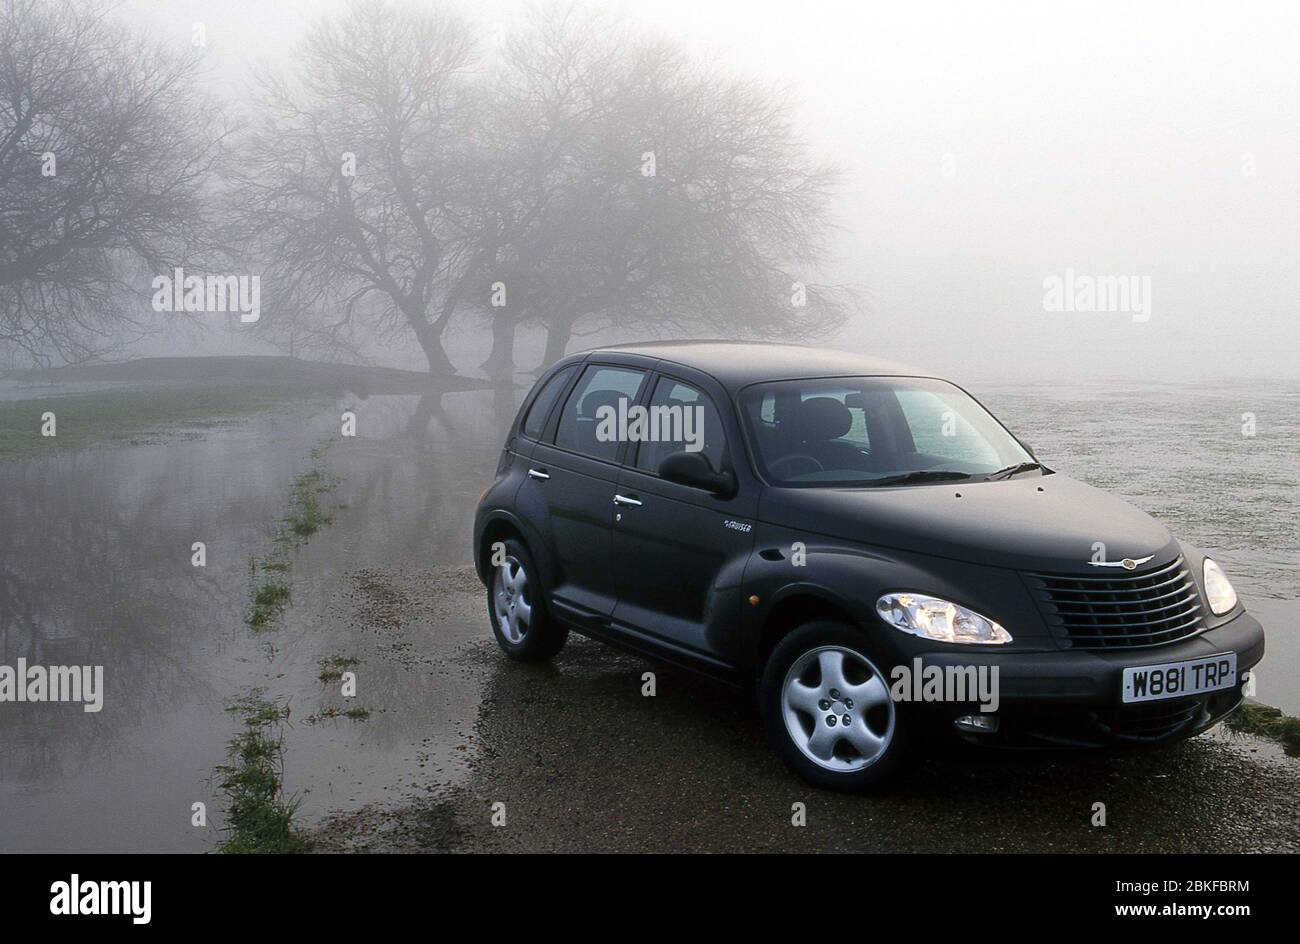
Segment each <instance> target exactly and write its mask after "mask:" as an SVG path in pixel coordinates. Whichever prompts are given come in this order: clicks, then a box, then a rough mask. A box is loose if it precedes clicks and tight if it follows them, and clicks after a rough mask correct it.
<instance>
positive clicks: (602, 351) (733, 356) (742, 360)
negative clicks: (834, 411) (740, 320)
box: [582, 340, 935, 392]
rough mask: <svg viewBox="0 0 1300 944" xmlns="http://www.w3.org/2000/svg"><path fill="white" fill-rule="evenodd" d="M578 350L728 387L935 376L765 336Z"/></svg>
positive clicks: (888, 362)
mask: <svg viewBox="0 0 1300 944" xmlns="http://www.w3.org/2000/svg"><path fill="white" fill-rule="evenodd" d="M582 354H583V355H585V357H586V358H592V357H599V356H602V355H609V354H635V355H638V356H640V357H649V358H656V359H659V360H663V361H667V362H669V363H671V364H681V365H684V366H686V367H693V368H695V369H696V370H699V371H702V372H703V373H706V374H709V375H710V376H712V377H713V378H715V379H716V380H717V381H718V382H719V383H721V384H722V385H723V386H724V387H726V388H728V389H729V390H731V391H732V392H734V391H736V390H739V389H740V388H741V387H745V386H748V385H749V384H752V383H759V382H761V381H765V380H792V379H798V378H801V377H846V376H854V375H868V376H879V375H883V376H892V377H932V376H935V375H934V374H933V373H931V372H929V371H925V370H919V369H916V368H912V367H908V366H906V365H903V364H895V363H893V362H891V361H885V360H879V359H876V358H873V357H864V356H862V355H861V354H850V353H848V352H847V351H834V350H828V349H826V348H817V347H808V346H806V345H802V344H779V343H775V342H766V341H721V340H719V341H642V342H637V343H633V344H618V345H610V346H608V347H599V348H593V349H592V350H590V351H584V352H582Z"/></svg>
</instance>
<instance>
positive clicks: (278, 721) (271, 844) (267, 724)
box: [215, 689, 311, 853]
mask: <svg viewBox="0 0 1300 944" xmlns="http://www.w3.org/2000/svg"><path fill="white" fill-rule="evenodd" d="M226 710H227V711H229V712H231V713H232V714H236V715H239V717H240V719H241V721H242V722H243V725H244V727H243V730H242V731H240V732H239V734H237V735H236V736H235V737H234V739H233V740H231V742H230V744H229V747H228V750H227V756H228V758H229V762H228V763H226V764H222V765H220V766H219V767H217V769H216V772H215V776H216V777H218V778H220V779H219V781H218V786H219V787H220V789H221V791H222V792H223V793H224V794H225V797H226V825H225V827H224V828H223V830H222V833H223V835H222V837H221V839H220V841H219V842H218V843H217V851H218V852H224V853H249V852H258V853H294V852H307V851H309V850H310V848H311V844H310V842H309V841H308V840H307V838H306V837H305V836H304V835H303V833H302V831H301V830H300V829H298V827H297V826H296V825H295V823H294V817H295V815H296V814H297V812H298V799H297V798H296V797H286V796H285V795H284V733H283V732H284V723H285V722H286V721H288V719H289V706H288V704H287V703H286V702H275V701H270V700H268V699H267V698H266V695H265V693H264V692H263V691H262V690H261V689H254V690H252V691H251V692H248V693H246V694H245V695H243V696H241V697H240V698H238V699H236V700H235V701H233V702H231V703H230V704H229V705H227V706H226Z"/></svg>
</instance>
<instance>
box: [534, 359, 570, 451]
mask: <svg viewBox="0 0 1300 944" xmlns="http://www.w3.org/2000/svg"><path fill="white" fill-rule="evenodd" d="M575 369H576V368H575V367H566V368H564V370H562V371H560V372H559V373H558V374H556V375H555V376H554V377H552V378H551V379H550V380H548V381H546V386H544V387H542V389H541V392H540V393H538V394H537V399H535V400H533V404H532V406H530V407H529V408H528V416H526V417H525V418H524V425H523V433H524V435H525V436H527V437H528V438H529V439H541V438H542V431H543V430H544V429H546V418H547V417H548V416H550V415H551V407H553V406H555V401H556V400H558V399H559V398H560V394H561V393H563V392H564V388H565V387H566V386H568V383H569V378H570V377H572V376H573V372H574V370H575Z"/></svg>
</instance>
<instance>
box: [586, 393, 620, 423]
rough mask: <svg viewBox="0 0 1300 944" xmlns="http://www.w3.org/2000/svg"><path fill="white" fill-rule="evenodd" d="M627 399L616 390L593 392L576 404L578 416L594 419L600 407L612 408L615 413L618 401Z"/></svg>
mask: <svg viewBox="0 0 1300 944" xmlns="http://www.w3.org/2000/svg"><path fill="white" fill-rule="evenodd" d="M624 399H627V397H626V396H625V395H624V394H621V393H619V392H618V391H617V390H593V391H591V393H589V394H587V395H586V396H584V397H583V398H582V402H581V403H580V404H578V412H579V415H581V416H584V417H589V418H592V419H594V418H595V416H596V411H597V410H599V409H600V408H601V407H602V406H608V407H612V408H613V409H614V410H615V411H616V412H617V410H618V401H619V400H624Z"/></svg>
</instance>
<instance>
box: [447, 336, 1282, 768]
mask: <svg viewBox="0 0 1300 944" xmlns="http://www.w3.org/2000/svg"><path fill="white" fill-rule="evenodd" d="M631 407H645V408H647V409H646V415H648V416H654V417H658V418H659V421H661V422H662V424H663V426H662V428H657V429H656V430H655V431H654V435H650V436H646V437H640V438H639V437H634V436H632V435H631V433H629V434H628V435H627V436H622V437H610V436H609V435H608V434H602V433H601V430H602V428H604V427H602V426H601V425H600V422H599V418H600V417H601V416H603V415H605V416H607V415H609V414H610V411H614V412H616V413H617V412H619V411H620V410H628V409H629V408H631ZM685 411H690V413H691V414H692V416H694V417H695V418H696V421H697V422H695V423H694V425H693V427H692V428H693V429H694V431H695V439H694V440H693V441H691V442H690V443H689V446H690V448H689V449H688V448H686V445H688V444H686V443H684V442H682V441H675V440H679V439H680V438H681V437H677V436H676V435H675V431H674V423H676V422H677V421H676V420H675V417H678V416H680V415H682V414H683V413H684V412H685ZM682 425H683V429H684V424H682ZM719 520H722V522H723V524H724V527H721V528H720V527H718V521H719ZM747 522H748V523H747ZM1097 544H1100V545H1101V546H1102V547H1122V548H1124V549H1126V550H1127V551H1129V552H1130V553H1132V554H1134V555H1135V556H1133V557H1128V558H1125V559H1123V560H1121V561H1118V562H1097V561H1092V560H1088V559H1087V558H1088V557H1089V555H1090V553H1091V552H1092V551H1093V549H1094V546H1095V545H1097ZM473 553H474V560H475V564H476V566H477V569H478V574H479V577H480V578H481V579H482V581H483V583H484V585H485V586H486V588H487V606H488V616H489V619H490V621H491V624H492V631H493V633H494V635H495V636H496V639H497V642H498V644H499V645H500V646H501V648H502V649H503V650H504V651H505V653H506V655H508V656H509V657H511V658H512V659H518V660H523V661H537V660H542V659H549V658H551V657H552V656H554V655H555V654H556V653H557V652H559V650H560V648H561V647H562V646H563V645H564V642H565V639H566V637H567V636H568V634H569V632H570V631H571V630H573V631H576V632H579V633H583V634H585V635H588V636H591V637H594V638H596V639H600V640H603V641H605V642H608V643H611V644H613V645H617V646H621V647H623V648H625V649H629V650H631V651H633V652H637V653H640V654H642V655H645V656H647V657H651V658H654V659H657V660H661V661H667V662H672V663H675V664H677V665H681V666H686V667H689V668H691V669H695V670H698V671H700V672H703V673H706V674H709V675H712V676H715V677H717V678H721V679H724V680H726V681H728V682H731V683H734V684H737V685H742V686H748V687H751V688H752V689H753V690H754V691H755V693H756V696H757V699H758V705H759V709H760V711H761V713H762V717H763V722H764V725H765V727H766V729H767V732H768V735H769V737H770V739H771V741H772V744H773V745H774V747H775V749H776V750H777V752H778V753H779V754H780V755H781V756H782V757H783V758H784V759H785V760H786V761H787V762H788V763H789V764H790V766H791V767H792V768H794V770H795V771H797V772H798V773H799V774H801V775H802V776H804V777H806V778H807V779H808V780H811V781H812V782H814V783H817V784H820V785H822V786H826V787H832V788H836V789H844V790H864V789H868V788H870V787H872V786H875V785H876V784H879V783H881V782H882V781H884V780H885V779H886V778H887V777H888V776H890V775H891V774H892V773H894V772H895V771H896V770H897V769H898V767H899V765H900V763H902V761H903V758H904V756H905V753H906V752H907V751H908V749H909V748H913V747H920V746H923V745H925V744H926V743H927V742H928V741H930V740H932V739H934V738H937V737H960V738H963V739H965V740H968V741H972V742H976V743H980V744H989V745H995V744H996V745H1029V746H1032V745H1039V746H1054V747H1061V746H1076V747H1089V746H1101V745H1107V744H1116V743H1127V744H1159V743H1163V742H1167V741H1172V740H1176V739H1179V738H1186V737H1190V736H1192V735H1194V734H1197V733H1198V732H1201V731H1204V730H1205V729H1206V728H1208V727H1210V726H1211V725H1213V724H1214V723H1215V722H1217V721H1219V720H1220V719H1222V718H1223V717H1224V716H1226V715H1227V714H1228V713H1229V712H1231V711H1232V710H1233V709H1234V708H1235V707H1236V706H1237V705H1238V704H1239V703H1240V702H1241V698H1242V694H1241V687H1242V681H1243V678H1244V676H1245V674H1246V673H1248V672H1249V671H1250V669H1252V668H1253V667H1254V666H1255V665H1256V663H1258V662H1259V661H1260V659H1261V658H1262V657H1263V655H1264V632H1263V630H1262V629H1261V628H1260V625H1259V623H1258V622H1257V621H1256V620H1255V619H1254V618H1253V617H1252V616H1250V615H1249V614H1248V613H1246V611H1245V609H1244V608H1243V607H1242V605H1241V603H1240V602H1239V601H1238V599H1237V595H1236V593H1235V592H1234V590H1233V588H1232V584H1231V583H1229V581H1228V578H1227V577H1226V576H1225V575H1224V573H1223V571H1222V570H1221V569H1220V567H1219V565H1218V564H1216V563H1215V562H1214V561H1213V560H1211V559H1210V558H1208V557H1206V556H1205V555H1204V554H1202V553H1201V552H1200V551H1198V550H1197V549H1196V548H1194V547H1191V546H1189V545H1187V544H1184V543H1182V542H1180V541H1178V540H1177V539H1175V538H1174V537H1173V536H1171V535H1170V534H1169V532H1168V531H1166V530H1165V528H1164V526H1163V525H1161V524H1160V523H1158V522H1157V521H1155V520H1154V519H1152V518H1151V517H1150V516H1148V515H1147V514H1145V513H1144V512H1142V511H1139V510H1138V509H1136V508H1134V507H1133V506H1131V505H1129V504H1127V503H1125V502H1123V501H1121V500H1120V499H1118V498H1115V497H1114V496H1111V495H1108V494H1107V493H1105V492H1102V491H1099V490H1098V489H1095V488H1092V487H1091V486H1088V485H1085V484H1084V483H1082V482H1079V481H1076V480H1074V479H1071V478H1069V477H1067V476H1065V475H1063V474H1061V473H1058V472H1054V471H1053V470H1052V469H1049V468H1047V467H1046V466H1045V465H1044V464H1043V463H1041V462H1040V461H1039V460H1038V459H1036V458H1035V457H1034V455H1033V453H1032V452H1031V450H1030V449H1029V448H1028V447H1027V446H1025V445H1024V443H1022V442H1020V440H1018V439H1017V438H1016V437H1015V436H1014V435H1012V434H1011V433H1010V432H1009V431H1008V430H1007V429H1006V428H1005V427H1004V426H1003V425H1002V424H1001V423H999V422H998V421H997V420H996V419H995V418H994V417H993V416H992V415H991V414H990V413H989V412H988V411H987V410H985V409H984V407H983V406H981V405H980V404H979V403H978V402H977V401H976V400H975V399H974V398H972V397H971V396H970V395H969V394H967V393H966V392H965V391H964V390H962V389H961V388H960V387H958V386H956V385H954V384H952V383H949V382H948V381H946V380H942V379H939V378H936V377H933V376H927V375H926V373H925V372H924V371H918V370H909V369H907V368H903V367H898V366H896V365H889V364H883V363H880V362H877V361H872V360H868V359H865V358H861V357H857V356H852V355H848V354H839V353H834V352H830V351H817V350H812V349H808V348H800V347H791V346H784V345H769V344H742V343H731V342H690V343H664V344H638V345H629V346H626V347H620V348H610V349H602V350H596V351H590V352H587V353H583V354H574V355H571V356H569V357H566V358H564V359H563V360H561V361H560V362H559V363H557V364H556V365H555V366H554V367H552V368H551V369H550V370H549V371H548V372H547V373H546V374H545V375H544V376H542V377H541V378H540V379H539V380H538V382H537V384H536V386H535V387H534V388H533V390H532V391H531V392H530V393H529V395H528V396H527V397H526V398H525V400H524V403H523V405H522V407H521V408H520V410H519V415H518V417H517V418H516V419H515V421H514V424H513V425H512V427H511V429H510V431H509V434H508V436H507V438H506V443H505V448H504V450H503V451H502V453H501V461H500V463H499V465H498V468H497V475H496V480H495V482H493V483H492V485H490V486H489V487H488V489H487V490H486V491H485V492H484V494H483V497H482V499H481V501H480V503H479V508H478V511H477V514H476V516H475V520H474V545H473ZM1098 568H1107V570H1105V571H1099V570H1098ZM910 667H916V670H915V674H916V675H922V674H923V675H924V676H925V678H926V679H933V686H928V685H922V686H921V687H920V688H919V689H916V687H915V686H913V688H912V690H914V691H917V692H919V694H920V696H921V697H919V698H906V699H904V698H896V697H894V692H895V691H896V690H899V689H901V688H905V687H906V686H902V685H899V686H896V685H893V684H892V683H893V682H894V681H895V679H896V678H897V677H898V673H899V672H900V671H905V672H909V673H910V672H912V671H913V670H912V668H910ZM979 679H984V680H986V681H989V682H992V681H993V680H994V679H996V680H997V683H998V686H999V691H998V692H996V693H992V692H991V693H989V694H990V695H991V696H993V697H989V698H980V697H978V696H977V694H976V692H977V691H978V690H979V688H980V686H979V685H970V684H962V683H963V681H965V680H979ZM932 696H934V697H932ZM647 723H654V722H647ZM701 723H703V722H701Z"/></svg>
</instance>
